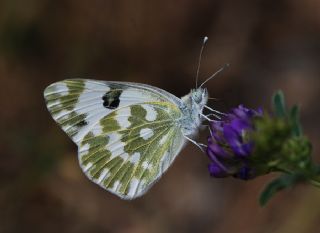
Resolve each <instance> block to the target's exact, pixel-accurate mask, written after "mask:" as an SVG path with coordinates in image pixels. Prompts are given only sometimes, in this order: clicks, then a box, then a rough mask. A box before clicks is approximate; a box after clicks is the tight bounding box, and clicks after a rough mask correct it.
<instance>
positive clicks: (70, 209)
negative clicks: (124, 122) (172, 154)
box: [0, 0, 320, 233]
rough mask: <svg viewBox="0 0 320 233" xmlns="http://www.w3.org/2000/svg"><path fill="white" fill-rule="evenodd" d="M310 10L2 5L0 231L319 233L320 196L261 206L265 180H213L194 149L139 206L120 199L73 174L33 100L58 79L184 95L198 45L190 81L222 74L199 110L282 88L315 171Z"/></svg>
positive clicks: (314, 30)
mask: <svg viewBox="0 0 320 233" xmlns="http://www.w3.org/2000/svg"><path fill="white" fill-rule="evenodd" d="M319 12H320V1H316V0H304V1H298V0H297V1H295V0H278V1H267V0H265V1H264V0H247V1H230V0H225V1H217V0H200V1H195V0H184V1H182V0H176V1H170V0H164V1H154V0H136V1H129V0H118V1H116V0H114V1H110V0H92V1H84V0H65V1H61V0H29V1H18V0H1V2H0V107H1V108H0V109H1V110H0V111H1V113H0V114H1V115H0V117H1V119H0V126H1V128H0V139H1V140H0V145H1V150H0V151H1V152H0V153H1V157H0V158H1V159H0V232H71V233H72V232H80V233H81V232H116V233H127V232H128V233H140V232H141V233H145V232H146V233H147V232H148V233H149V232H159V233H160V232H190V233H191V232H204V233H209V232H210V233H230V232H237V233H258V232H259V233H269V232H275V233H278V232H279V233H280V232H281V233H316V232H319V227H320V221H319V219H320V191H319V190H316V189H315V188H313V187H309V186H305V185H300V186H298V187H296V188H294V189H291V190H288V191H284V192H282V193H280V194H278V195H276V196H275V198H274V199H272V201H271V202H270V203H269V204H268V205H267V206H266V207H264V208H261V207H259V205H258V202H257V199H258V196H259V193H260V191H261V190H262V188H263V186H264V184H265V183H266V182H267V181H269V180H271V179H272V178H273V175H268V176H265V177H261V178H257V179H255V180H253V181H250V182H244V181H239V180H234V179H223V180H221V179H213V178H211V177H209V175H208V172H207V164H208V162H209V161H208V159H207V158H206V156H205V155H204V154H201V152H200V151H199V150H198V149H197V148H196V147H195V146H194V145H188V146H187V147H186V148H185V149H184V150H183V152H182V153H181V154H180V156H179V157H178V158H177V160H176V161H175V163H174V164H173V166H172V167H170V169H169V170H168V172H167V173H166V174H165V175H164V177H163V178H162V179H160V181H159V182H158V183H157V184H156V185H155V186H154V187H153V188H152V189H151V190H150V191H149V192H148V193H147V194H146V195H145V196H143V197H141V198H139V199H137V200H134V201H130V202H128V201H122V200H120V199H119V198H117V197H116V196H114V195H111V194H109V193H108V192H106V191H104V190H102V189H101V188H99V187H98V186H97V185H95V184H93V183H91V182H90V181H89V180H88V179H87V178H86V177H85V176H84V175H83V173H82V172H81V170H80V168H79V166H78V162H77V155H76V153H77V148H76V146H75V145H74V144H73V143H72V142H71V140H69V139H68V137H67V136H66V135H65V134H64V133H63V132H62V130H61V129H60V128H59V127H58V126H57V125H56V124H55V123H54V121H53V120H52V118H51V116H50V115H49V113H48V112H47V110H46V107H45V103H44V100H43V96H42V93H43V90H44V88H45V87H46V86H47V85H49V84H51V83H52V82H55V81H59V80H62V79H65V78H95V79H100V80H117V81H132V82H141V83H147V84H150V85H154V86H157V87H160V88H163V89H165V90H167V91H169V92H171V93H174V94H175V95H177V96H182V95H185V94H187V93H188V92H189V91H190V88H193V87H194V86H195V71H196V65H197V59H198V54H199V50H200V47H201V41H202V38H203V37H204V36H208V37H209V41H208V43H207V46H206V48H205V51H204V54H203V61H202V68H201V72H200V79H202V80H204V79H205V78H206V77H208V76H209V75H210V74H212V73H213V72H215V71H216V70H218V69H219V68H220V67H221V66H222V65H223V64H225V63H230V64H231V66H230V68H228V69H227V70H225V71H224V72H223V73H222V74H220V75H219V76H217V77H216V78H215V79H214V80H211V81H210V82H209V83H208V84H207V87H208V89H209V92H210V95H211V97H215V98H217V100H213V101H210V106H211V107H214V108H216V109H218V110H220V111H226V110H228V109H229V108H230V107H233V106H236V105H238V104H240V103H244V104H245V105H247V106H249V107H258V106H264V107H269V105H270V96H271V95H272V93H273V92H274V91H275V90H277V89H280V88H281V89H283V90H284V92H285V94H286V97H287V100H288V102H289V103H290V104H293V103H298V104H299V105H300V106H301V107H302V122H303V124H304V129H305V133H306V134H307V135H308V137H309V138H310V139H311V141H312V142H313V144H314V156H315V159H316V160H318V161H319V159H318V158H317V155H318V154H319V153H320V148H319V134H320V132H319V129H320V127H319V126H320V123H319V114H320V108H319V98H320V80H319V76H320V14H319ZM207 134H208V132H206V131H204V132H202V134H201V135H202V136H201V137H200V138H199V140H202V141H205V138H206V135H207Z"/></svg>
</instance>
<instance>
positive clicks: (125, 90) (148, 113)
mask: <svg viewBox="0 0 320 233" xmlns="http://www.w3.org/2000/svg"><path fill="white" fill-rule="evenodd" d="M44 95H45V99H46V102H47V107H48V109H49V111H50V113H51V114H52V116H53V118H54V119H55V120H56V121H57V122H58V124H59V125H60V126H61V127H62V129H63V130H64V131H65V132H66V133H67V134H68V135H69V136H70V137H71V138H72V140H73V141H74V142H75V143H76V144H77V145H78V158H79V163H80V166H81V168H82V170H83V171H84V172H85V174H86V175H87V176H88V178H89V179H90V180H92V181H93V182H95V183H96V184H98V185H100V186H101V187H103V188H105V189H107V190H108V191H110V192H112V193H114V194H116V195H118V196H120V197H121V198H124V199H133V198H136V197H138V196H141V195H142V194H144V193H145V192H146V191H147V190H148V189H149V188H150V187H151V186H152V184H153V183H154V182H155V181H156V180H158V179H159V178H160V176H161V175H162V174H163V173H164V172H165V171H166V170H167V168H168V166H169V165H170V164H171V163H172V161H173V160H174V158H175V157H176V155H177V154H178V153H179V151H180V150H181V148H182V147H183V145H184V143H185V139H184V137H183V135H182V133H181V129H180V127H179V125H178V124H177V120H178V119H179V118H180V117H181V111H180V109H179V108H178V106H177V104H178V103H179V99H178V98H177V97H175V96H173V95H171V94H170V93H167V92H165V91H163V90H161V89H158V88H154V87H151V86H148V85H140V84H134V83H120V82H100V81H93V80H81V79H78V80H65V81H62V82H57V83H54V84H52V85H50V86H49V87H48V88H47V89H46V90H45V93H44Z"/></svg>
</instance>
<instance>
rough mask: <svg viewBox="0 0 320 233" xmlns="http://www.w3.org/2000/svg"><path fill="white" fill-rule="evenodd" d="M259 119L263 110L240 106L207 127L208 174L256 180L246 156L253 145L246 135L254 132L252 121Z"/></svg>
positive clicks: (218, 176)
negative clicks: (208, 132)
mask: <svg viewBox="0 0 320 233" xmlns="http://www.w3.org/2000/svg"><path fill="white" fill-rule="evenodd" d="M258 116H262V110H261V109H259V110H252V109H248V108H245V107H244V106H243V105H239V106H238V107H237V108H234V109H232V111H231V112H230V113H228V114H226V115H225V116H224V117H223V119H222V120H221V121H213V122H211V124H210V129H211V136H210V137H209V138H208V147H207V155H208V156H209V158H210V160H211V163H210V164H209V172H210V174H211V175H212V176H214V177H217V178H222V177H227V176H233V177H236V178H239V179H244V180H248V179H251V178H254V177H255V171H254V169H253V168H252V167H250V160H249V157H250V155H251V153H252V151H253V148H254V142H253V141H252V140H250V139H249V137H248V134H249V133H250V132H252V131H253V130H254V124H253V118H255V117H258Z"/></svg>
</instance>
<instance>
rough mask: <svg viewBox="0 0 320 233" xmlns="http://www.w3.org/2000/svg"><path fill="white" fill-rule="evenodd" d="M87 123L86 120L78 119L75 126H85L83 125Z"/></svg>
mask: <svg viewBox="0 0 320 233" xmlns="http://www.w3.org/2000/svg"><path fill="white" fill-rule="evenodd" d="M87 124H88V122H87V121H85V120H82V121H80V122H79V123H77V125H76V126H78V127H82V126H85V125H87Z"/></svg>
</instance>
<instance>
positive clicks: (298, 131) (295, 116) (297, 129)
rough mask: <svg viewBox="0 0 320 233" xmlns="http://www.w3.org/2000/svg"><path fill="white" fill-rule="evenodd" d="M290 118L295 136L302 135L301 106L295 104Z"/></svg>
mask: <svg viewBox="0 0 320 233" xmlns="http://www.w3.org/2000/svg"><path fill="white" fill-rule="evenodd" d="M290 120H291V122H292V124H293V125H292V133H293V135H294V136H297V137H299V136H301V135H302V128H301V124H300V121H299V107H298V106H297V105H295V106H293V107H292V108H291V110H290Z"/></svg>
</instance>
